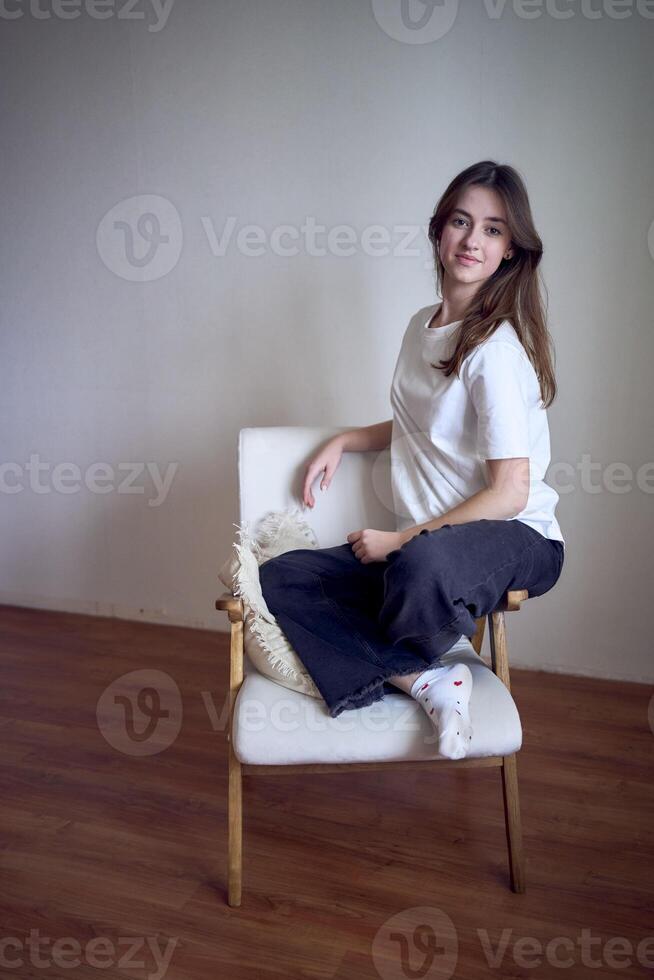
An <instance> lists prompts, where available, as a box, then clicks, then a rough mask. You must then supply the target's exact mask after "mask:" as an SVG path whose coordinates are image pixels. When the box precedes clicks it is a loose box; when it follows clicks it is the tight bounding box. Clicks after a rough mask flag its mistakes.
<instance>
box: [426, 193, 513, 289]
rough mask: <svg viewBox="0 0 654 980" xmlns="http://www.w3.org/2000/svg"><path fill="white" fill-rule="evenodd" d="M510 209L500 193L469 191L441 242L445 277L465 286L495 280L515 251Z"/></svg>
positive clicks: (455, 212) (441, 257)
mask: <svg viewBox="0 0 654 980" xmlns="http://www.w3.org/2000/svg"><path fill="white" fill-rule="evenodd" d="M510 246H511V236H510V234H509V226H508V222H507V216H506V209H505V207H504V203H503V201H502V198H501V197H500V195H499V194H498V192H497V191H495V190H492V189H491V188H490V187H479V186H476V185H473V186H472V187H468V188H466V190H465V191H464V192H463V194H461V195H460V197H459V198H458V200H457V202H456V207H455V208H454V210H453V211H452V213H451V215H450V216H449V218H448V220H447V221H446V223H445V225H444V227H443V231H442V233H441V239H440V252H439V254H440V259H441V262H442V263H443V265H444V267H445V277H446V278H447V277H448V276H450V277H451V278H452V279H453V280H455V281H456V282H460V283H461V284H463V283H467V284H473V283H481V282H483V280H484V279H488V278H489V276H492V275H493V273H494V272H495V270H496V269H497V267H498V266H499V264H500V262H501V261H502V259H503V258H511V256H512V255H513V249H512V248H511V247H510Z"/></svg>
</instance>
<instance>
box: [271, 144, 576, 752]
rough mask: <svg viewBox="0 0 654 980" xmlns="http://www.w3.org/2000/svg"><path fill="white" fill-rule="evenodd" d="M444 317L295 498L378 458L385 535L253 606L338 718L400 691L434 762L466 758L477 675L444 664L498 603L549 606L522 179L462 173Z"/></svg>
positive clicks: (536, 301)
mask: <svg viewBox="0 0 654 980" xmlns="http://www.w3.org/2000/svg"><path fill="white" fill-rule="evenodd" d="M429 240H430V242H431V244H432V248H433V251H434V260H435V266H436V273H437V292H438V293H440V295H442V302H441V303H438V304H436V305H434V306H428V307H425V308H423V309H420V310H419V311H418V312H417V313H416V314H415V315H414V316H413V317H412V318H411V320H410V321H409V325H408V327H407V329H406V332H405V334H404V338H403V340H402V345H401V349H400V354H399V357H398V361H397V364H396V367H395V372H394V375H393V382H392V386H391V405H392V408H393V418H392V419H390V420H389V421H387V422H380V423H378V424H376V425H370V426H365V427H363V428H359V429H353V430H351V431H348V432H345V433H342V434H340V435H338V436H336V437H335V438H333V439H331V440H330V441H329V442H328V443H327V444H326V445H325V446H323V448H322V449H321V450H320V451H319V452H318V453H317V455H316V456H315V457H314V458H313V459H312V460H311V461H310V462H309V464H308V466H307V470H306V476H305V482H304V490H303V498H304V504H305V506H307V507H314V506H315V499H314V496H313V492H312V487H313V484H314V481H315V479H316V477H317V476H319V475H320V476H321V480H320V489H321V490H326V489H327V488H328V487H329V485H330V484H331V482H332V480H333V478H334V474H335V472H336V470H337V469H338V465H339V463H340V460H341V457H342V454H343V452H348V451H349V452H370V451H373V452H378V451H381V450H384V449H387V448H389V447H390V460H391V484H392V493H393V507H394V510H395V516H396V521H395V524H396V530H395V531H380V530H376V529H375V528H361V529H358V530H353V531H352V532H351V533H350V534H348V535H347V543H346V544H342V545H338V546H336V547H334V548H323V549H316V550H314V549H304V548H302V549H297V550H293V551H289V552H286V553H284V554H282V555H279V556H277V557H276V558H272V559H270V560H268V561H266V562H264V563H263V564H262V565H261V566H260V568H259V573H260V579H261V587H262V591H263V595H264V597H265V599H266V602H267V604H268V608H269V609H270V611H271V612H272V614H273V615H274V616H275V617H276V619H277V621H278V623H279V626H280V628H281V629H282V630H283V631H284V633H285V634H286V636H287V637H288V640H289V642H290V643H291V645H292V646H293V647H294V649H295V650H296V652H297V653H298V655H299V657H300V659H301V660H302V661H303V663H304V665H305V667H306V668H307V670H308V671H309V673H310V674H311V676H312V677H313V679H314V680H315V682H316V685H317V687H318V689H319V691H320V693H321V694H322V696H323V698H324V699H325V702H326V704H327V707H328V709H329V713H330V715H331V716H332V717H336V716H337V715H338V714H340V713H341V712H342V711H344V710H346V709H352V708H359V707H362V706H364V705H368V704H371V703H372V702H373V701H377V700H379V699H380V698H382V697H383V695H384V692H388V691H389V690H390V689H391V688H389V687H388V685H393V686H394V687H397V688H400V689H401V690H402V691H405V692H406V693H407V694H409V695H411V697H413V698H415V699H416V700H417V701H418V702H419V703H420V704H421V705H422V707H423V708H424V709H425V711H426V712H427V715H428V716H429V718H430V720H431V721H432V722H433V724H434V726H435V728H436V730H437V732H438V744H439V752H440V754H441V755H443V756H446V757H447V758H454V759H458V758H462V757H463V756H465V755H466V753H467V751H468V747H469V742H470V739H471V738H472V724H471V721H470V716H469V711H468V703H469V699H470V692H471V689H472V675H471V672H470V669H469V668H468V667H467V665H466V664H464V663H456V662H454V663H452V664H451V665H449V666H438V663H439V660H440V658H441V656H442V654H443V653H445V652H446V651H447V650H449V649H450V648H451V647H452V646H453V645H454V644H455V643H456V642H457V641H458V640H459V639H460V638H461V636H462V635H463V634H465V635H466V636H468V637H471V636H473V634H474V632H475V626H476V624H475V619H476V618H477V617H479V616H484V615H486V614H487V613H489V612H491V611H492V610H493V609H495V608H496V607H497V606H498V605H499V603H500V601H501V599H502V597H503V595H504V594H505V593H506V591H507V589H513V588H516V589H527V590H528V592H529V595H530V597H531V596H539V595H542V594H543V593H545V592H547V591H549V590H550V589H551V588H552V587H553V586H554V585H555V583H556V581H557V580H558V578H559V576H560V574H561V569H562V566H563V556H564V550H565V543H564V539H563V535H562V534H561V529H560V527H559V524H558V522H557V520H556V517H555V514H554V511H555V507H556V504H557V501H558V494H557V493H556V491H555V490H554V489H553V488H552V487H550V486H548V484H547V483H545V481H544V477H545V471H546V470H547V467H548V465H549V462H550V441H549V429H548V423H547V412H546V409H547V407H548V406H549V405H550V404H551V402H552V401H553V399H554V397H555V394H556V382H555V378H554V371H553V366H552V352H551V346H552V343H551V337H550V335H549V333H548V330H547V326H546V323H545V316H544V312H543V306H542V300H541V296H540V291H539V283H538V277H537V269H538V265H539V263H540V260H541V256H542V243H541V240H540V238H539V236H538V234H537V232H536V229H535V227H534V223H533V219H532V215H531V208H530V205H529V199H528V196H527V191H526V189H525V186H524V183H523V181H522V178H521V177H520V175H519V174H518V173H517V171H516V170H515V169H514V168H513V167H510V166H508V165H499V164H497V163H495V162H493V161H488V160H484V161H482V162H480V163H477V164H475V165H473V166H471V167H469V168H468V169H466V170H464V171H463V172H462V173H460V174H459V175H458V176H457V177H455V178H454V180H453V181H452V182H451V183H450V185H449V187H448V188H447V190H446V191H445V193H444V194H443V196H442V197H441V199H440V201H439V202H438V204H437V206H436V208H435V211H434V213H433V216H432V218H431V221H430V224H429Z"/></svg>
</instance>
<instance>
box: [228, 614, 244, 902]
mask: <svg viewBox="0 0 654 980" xmlns="http://www.w3.org/2000/svg"><path fill="white" fill-rule="evenodd" d="M229 618H230V621H231V624H232V635H231V648H230V669H229V729H228V733H227V739H228V742H229V771H228V779H229V788H228V803H227V808H228V872H227V874H228V879H227V903H228V905H231V906H232V907H236V906H238V905H240V904H241V883H242V875H243V779H242V773H241V763H240V762H239V760H238V758H237V757H236V754H235V752H234V739H233V730H232V725H233V717H234V702H235V701H236V695H237V694H238V689H239V687H240V686H241V683H242V682H243V620H242V618H241V615H240V613H239V612H238V611H230V612H229Z"/></svg>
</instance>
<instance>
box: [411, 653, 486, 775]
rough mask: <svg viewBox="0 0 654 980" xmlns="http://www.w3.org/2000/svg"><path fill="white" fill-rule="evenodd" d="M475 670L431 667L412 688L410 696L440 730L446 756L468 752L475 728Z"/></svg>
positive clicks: (440, 743)
mask: <svg viewBox="0 0 654 980" xmlns="http://www.w3.org/2000/svg"><path fill="white" fill-rule="evenodd" d="M471 693H472V673H471V671H470V668H469V667H468V666H467V665H466V664H451V665H450V666H449V667H428V668H427V670H423V672H422V673H421V674H420V676H419V677H418V678H417V680H416V681H415V682H414V683H413V685H412V687H411V697H412V698H415V699H416V701H417V702H418V703H419V704H421V705H422V707H423V708H424V709H425V711H426V712H427V715H428V717H429V718H430V719H431V721H432V723H433V725H434V727H435V728H436V730H437V731H438V751H439V753H440V754H441V755H443V756H445V758H447V759H462V758H463V757H464V756H465V755H467V754H468V749H469V747H470V740H471V739H472V735H473V730H472V725H471V724H470V715H469V712H468V702H469V701H470V694H471Z"/></svg>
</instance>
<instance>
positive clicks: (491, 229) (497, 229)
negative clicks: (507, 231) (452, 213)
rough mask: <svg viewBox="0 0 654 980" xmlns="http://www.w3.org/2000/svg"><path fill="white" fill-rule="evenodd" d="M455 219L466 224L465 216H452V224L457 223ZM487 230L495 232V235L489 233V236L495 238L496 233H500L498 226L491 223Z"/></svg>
mask: <svg viewBox="0 0 654 980" xmlns="http://www.w3.org/2000/svg"><path fill="white" fill-rule="evenodd" d="M457 221H461V222H462V223H463V224H464V225H465V224H467V222H466V220H465V218H453V219H452V224H454V225H455V224H456V223H457ZM489 231H494V232H497V234H496V235H491V238H497V235H501V234H502V232H501V230H500V229H499V228H496V227H495V226H494V225H491V227H490V228H489Z"/></svg>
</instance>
